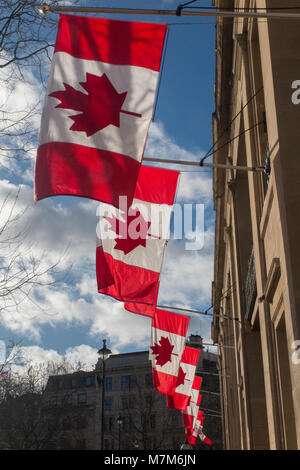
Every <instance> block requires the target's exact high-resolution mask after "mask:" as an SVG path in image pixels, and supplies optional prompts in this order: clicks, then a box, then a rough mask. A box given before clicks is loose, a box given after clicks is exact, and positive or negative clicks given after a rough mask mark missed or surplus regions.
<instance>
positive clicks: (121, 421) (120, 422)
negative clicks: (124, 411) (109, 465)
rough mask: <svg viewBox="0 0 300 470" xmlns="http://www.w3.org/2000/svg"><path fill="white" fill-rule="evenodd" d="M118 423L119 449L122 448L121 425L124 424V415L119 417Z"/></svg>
mask: <svg viewBox="0 0 300 470" xmlns="http://www.w3.org/2000/svg"><path fill="white" fill-rule="evenodd" d="M117 423H118V425H119V450H120V449H121V426H122V424H123V418H122V416H118V417H117Z"/></svg>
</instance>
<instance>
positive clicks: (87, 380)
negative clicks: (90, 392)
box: [85, 376, 94, 387]
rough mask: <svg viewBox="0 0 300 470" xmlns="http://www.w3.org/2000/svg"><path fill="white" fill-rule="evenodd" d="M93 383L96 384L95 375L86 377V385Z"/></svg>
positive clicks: (89, 385)
mask: <svg viewBox="0 0 300 470" xmlns="http://www.w3.org/2000/svg"><path fill="white" fill-rule="evenodd" d="M93 384H94V377H91V376H89V377H86V378H85V385H86V386H87V387H91V386H92V385H93Z"/></svg>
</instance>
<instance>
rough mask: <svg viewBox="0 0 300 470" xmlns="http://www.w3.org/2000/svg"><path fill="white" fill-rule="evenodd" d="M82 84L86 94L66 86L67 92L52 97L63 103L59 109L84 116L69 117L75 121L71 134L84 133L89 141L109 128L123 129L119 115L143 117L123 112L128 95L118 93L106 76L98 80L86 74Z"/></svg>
mask: <svg viewBox="0 0 300 470" xmlns="http://www.w3.org/2000/svg"><path fill="white" fill-rule="evenodd" d="M79 83H80V85H81V86H82V87H83V88H84V89H85V90H86V91H87V94H86V93H82V92H81V91H78V90H76V89H75V88H73V87H72V86H71V85H68V84H67V83H64V87H65V89H64V90H60V91H54V92H53V93H50V95H49V96H51V97H53V98H57V99H58V100H59V101H60V103H59V104H58V105H57V106H56V108H63V109H74V110H75V111H80V112H81V113H80V114H75V115H73V116H69V118H70V119H72V120H73V121H74V124H72V126H71V127H70V130H71V131H80V132H85V133H86V135H87V137H90V136H91V135H93V134H95V133H96V132H98V131H100V130H101V129H104V128H105V127H107V126H109V125H110V124H112V125H113V126H116V127H120V113H126V114H131V115H132V116H136V117H141V116H142V115H141V114H137V113H132V112H130V111H125V110H123V109H121V108H122V106H123V103H124V101H125V99H126V95H127V91H125V92H123V93H118V92H117V91H116V89H115V88H114V86H113V85H112V83H111V82H110V80H109V79H108V78H107V75H106V74H105V73H104V74H103V75H101V76H99V75H93V74H92V73H88V72H87V74H86V82H79Z"/></svg>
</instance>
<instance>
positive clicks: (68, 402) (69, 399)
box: [61, 393, 72, 405]
mask: <svg viewBox="0 0 300 470" xmlns="http://www.w3.org/2000/svg"><path fill="white" fill-rule="evenodd" d="M61 403H62V405H72V395H71V394H70V393H68V394H67V395H64V396H63V398H62V401H61Z"/></svg>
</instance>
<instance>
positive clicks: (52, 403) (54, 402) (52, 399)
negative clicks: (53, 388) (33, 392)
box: [49, 396, 57, 406]
mask: <svg viewBox="0 0 300 470" xmlns="http://www.w3.org/2000/svg"><path fill="white" fill-rule="evenodd" d="M49 405H50V406H57V396H54V397H50V399H49Z"/></svg>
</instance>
